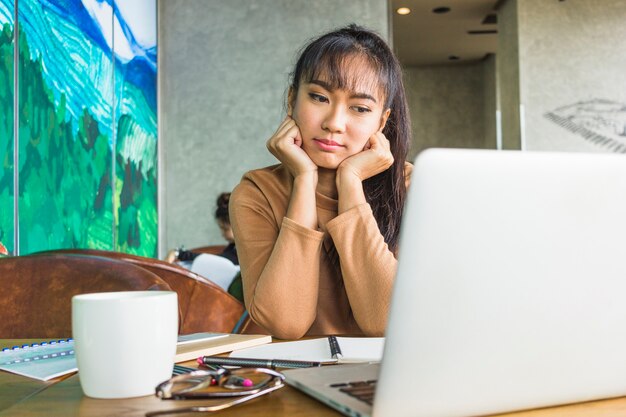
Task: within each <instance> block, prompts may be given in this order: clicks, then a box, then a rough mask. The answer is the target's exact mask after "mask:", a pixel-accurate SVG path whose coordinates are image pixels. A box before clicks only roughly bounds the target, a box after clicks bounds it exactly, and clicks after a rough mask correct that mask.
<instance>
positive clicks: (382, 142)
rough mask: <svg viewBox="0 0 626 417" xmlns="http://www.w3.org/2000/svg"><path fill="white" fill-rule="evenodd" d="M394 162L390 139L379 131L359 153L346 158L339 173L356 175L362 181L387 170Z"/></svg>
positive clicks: (339, 168) (338, 170) (340, 166)
mask: <svg viewBox="0 0 626 417" xmlns="http://www.w3.org/2000/svg"><path fill="white" fill-rule="evenodd" d="M392 164H393V155H392V154H391V149H390V145H389V140H388V139H387V138H386V137H385V135H383V133H382V132H380V131H378V132H376V133H374V135H372V137H371V138H370V139H369V141H368V142H367V143H366V144H365V148H363V150H362V151H361V152H359V153H357V154H354V155H352V156H350V157H348V158H346V159H345V160H344V161H343V162H342V163H341V164H339V167H338V169H337V174H338V175H346V174H348V175H355V176H356V177H358V178H359V179H360V180H361V181H364V180H366V179H368V178H371V177H373V176H374V175H377V174H380V173H381V172H383V171H385V170H387V169H388V168H389V167H390V166H391V165H392Z"/></svg>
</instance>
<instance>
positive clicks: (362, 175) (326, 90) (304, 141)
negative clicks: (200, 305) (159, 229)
mask: <svg viewBox="0 0 626 417" xmlns="http://www.w3.org/2000/svg"><path fill="white" fill-rule="evenodd" d="M287 107H288V110H287V116H286V117H285V119H284V120H283V122H282V123H281V124H280V126H279V127H278V129H277V130H276V133H274V135H273V136H272V137H271V138H270V139H269V140H268V141H267V147H268V149H269V151H270V152H271V153H272V154H273V155H274V156H275V157H276V158H277V159H278V160H279V161H280V164H279V165H275V166H270V167H266V168H262V169H257V170H254V171H250V172H248V173H246V174H245V175H244V176H243V178H242V180H241V182H240V184H239V185H238V186H237V187H236V188H235V190H234V191H233V195H232V201H231V205H230V219H231V222H232V225H233V232H234V235H235V242H236V244H237V250H238V254H239V258H240V261H241V275H242V278H243V293H244V299H245V305H246V308H247V310H248V312H249V314H250V317H251V318H252V320H253V321H254V322H255V323H257V324H258V325H260V326H261V327H263V328H265V329H266V330H267V331H268V332H269V333H270V334H271V335H273V336H275V337H278V338H283V339H298V338H300V337H302V336H305V335H307V336H312V335H335V334H347V335H368V336H382V335H383V334H384V331H385V326H386V323H387V315H388V310H389V304H390V296H391V288H392V285H393V280H394V277H395V274H396V267H397V260H396V254H397V250H398V236H399V231H400V222H401V218H402V211H403V207H404V200H405V195H406V187H407V183H408V178H409V176H410V171H411V169H412V166H411V164H408V163H406V162H405V159H406V155H407V150H408V146H409V143H410V131H411V129H410V122H409V115H408V107H407V102H406V97H405V91H404V86H403V82H402V73H401V69H400V65H399V63H398V60H397V58H396V57H395V56H394V54H393V52H392V51H391V49H390V48H389V47H388V46H387V44H386V43H385V41H384V40H383V39H381V38H380V37H379V36H378V35H377V34H375V33H374V32H372V31H370V30H367V29H364V28H361V27H359V26H356V25H350V26H348V27H345V28H342V29H339V30H336V31H333V32H330V33H327V34H325V35H323V36H321V37H319V38H317V39H315V40H313V41H312V42H311V43H309V44H308V45H306V47H305V48H304V50H303V52H302V53H301V55H300V57H299V59H298V61H297V63H296V66H295V69H294V71H293V73H292V76H291V85H290V87H289V92H288V98H287Z"/></svg>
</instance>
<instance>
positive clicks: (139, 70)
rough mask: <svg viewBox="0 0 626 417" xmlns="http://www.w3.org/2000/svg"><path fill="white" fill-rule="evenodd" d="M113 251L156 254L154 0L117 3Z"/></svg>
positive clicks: (155, 55)
mask: <svg viewBox="0 0 626 417" xmlns="http://www.w3.org/2000/svg"><path fill="white" fill-rule="evenodd" d="M115 16H116V19H117V22H119V24H116V25H114V35H113V38H114V40H115V42H114V48H113V50H114V52H115V54H114V55H115V56H116V57H117V59H116V61H117V62H120V63H121V64H123V65H117V66H116V76H115V98H116V99H115V128H116V132H115V142H116V146H115V170H116V181H115V199H114V207H115V220H116V221H115V224H116V242H115V249H116V250H118V251H122V252H128V253H134V254H137V255H142V256H156V251H157V238H158V227H157V226H158V211H157V167H158V162H157V118H156V106H157V99H156V70H157V49H156V48H157V27H156V22H157V20H156V1H155V0H141V1H136V0H134V1H116V2H115Z"/></svg>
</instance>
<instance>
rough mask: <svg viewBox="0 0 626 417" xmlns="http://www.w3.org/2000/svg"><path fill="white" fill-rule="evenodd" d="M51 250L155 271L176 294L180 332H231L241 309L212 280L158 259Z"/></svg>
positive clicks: (72, 250)
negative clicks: (101, 258) (118, 261)
mask: <svg viewBox="0 0 626 417" xmlns="http://www.w3.org/2000/svg"><path fill="white" fill-rule="evenodd" d="M44 253H50V252H44ZM54 253H80V254H83V255H86V256H100V257H107V258H113V259H117V260H121V261H125V262H128V263H131V264H133V265H136V266H138V267H141V268H143V269H146V270H148V271H150V272H152V273H154V274H155V275H157V276H158V277H160V278H161V279H162V280H163V281H165V282H166V283H167V284H168V285H169V286H170V287H171V288H172V290H173V291H176V293H178V305H179V309H180V312H181V320H180V326H179V332H180V333H181V334H187V333H197V332H219V333H230V332H232V331H233V329H234V328H235V326H236V324H237V322H238V320H239V319H240V318H241V316H242V314H243V312H244V306H243V304H242V303H241V302H239V301H238V300H237V299H236V298H234V297H233V296H231V295H230V294H228V292H226V291H224V290H223V289H222V288H220V287H219V286H218V285H216V284H215V283H213V282H211V281H210V280H208V279H206V278H204V277H202V276H199V275H198V274H195V273H193V272H191V271H189V270H188V269H185V268H183V267H180V266H178V265H174V264H170V263H168V262H164V261H161V260H159V259H154V258H146V257H143V256H136V255H129V254H127V253H121V252H111V251H102V250H96V249H63V250H57V251H54Z"/></svg>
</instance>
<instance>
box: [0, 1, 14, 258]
mask: <svg viewBox="0 0 626 417" xmlns="http://www.w3.org/2000/svg"><path fill="white" fill-rule="evenodd" d="M14 13H15V1H14V0H10V1H9V0H2V1H0V28H1V32H0V109H1V111H0V255H8V254H13V253H14V250H15V244H14V234H15V224H14V223H15V216H14V211H15V209H14V207H15V199H14V195H15V193H14V190H13V187H14V177H15V173H14V163H13V159H14V152H15V151H14V137H13V136H14V134H13V119H14V113H13V103H14V91H13V90H14V89H13V83H14V77H13V74H14V71H13V62H14V53H13V48H14V42H13V28H14V27H15V24H14V22H13V15H14Z"/></svg>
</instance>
